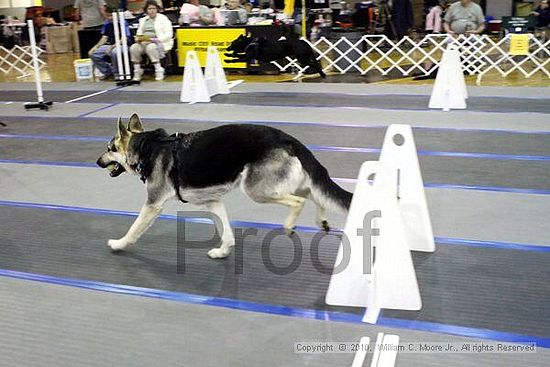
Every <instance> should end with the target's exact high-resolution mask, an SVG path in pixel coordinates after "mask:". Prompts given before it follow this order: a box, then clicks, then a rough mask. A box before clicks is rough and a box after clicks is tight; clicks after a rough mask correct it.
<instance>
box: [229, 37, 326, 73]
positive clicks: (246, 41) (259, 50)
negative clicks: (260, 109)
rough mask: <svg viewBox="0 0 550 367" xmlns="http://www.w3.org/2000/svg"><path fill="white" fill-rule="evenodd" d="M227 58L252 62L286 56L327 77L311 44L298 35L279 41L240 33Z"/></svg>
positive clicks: (230, 61) (274, 59)
mask: <svg viewBox="0 0 550 367" xmlns="http://www.w3.org/2000/svg"><path fill="white" fill-rule="evenodd" d="M227 51H229V52H226V53H225V56H226V57H231V59H225V62H227V63H234V62H251V61H252V60H257V61H263V62H271V61H277V60H282V59H284V58H285V57H287V56H288V57H291V58H296V59H297V60H298V63H299V64H300V65H302V66H308V67H309V68H308V69H307V70H306V72H308V73H309V72H311V73H319V75H320V76H321V78H326V74H325V73H324V72H323V67H322V66H321V63H320V62H319V60H317V58H316V57H315V52H314V51H313V49H312V48H311V46H310V45H309V44H308V43H307V42H305V41H303V40H301V39H298V38H297V37H296V36H288V37H286V38H284V39H279V40H277V41H275V40H270V39H266V38H263V37H260V38H253V37H248V36H244V35H240V36H239V37H238V38H236V39H235V40H233V42H231V45H229V47H228V48H227Z"/></svg>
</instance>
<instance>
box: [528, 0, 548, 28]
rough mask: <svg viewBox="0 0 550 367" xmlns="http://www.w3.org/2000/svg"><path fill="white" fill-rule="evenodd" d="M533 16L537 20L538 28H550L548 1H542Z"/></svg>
mask: <svg viewBox="0 0 550 367" xmlns="http://www.w3.org/2000/svg"><path fill="white" fill-rule="evenodd" d="M531 14H533V15H534V16H535V17H536V18H537V27H539V28H544V27H548V26H549V25H550V8H549V7H548V0H542V1H541V2H540V5H539V6H538V8H536V9H535V11H534V12H532V13H531Z"/></svg>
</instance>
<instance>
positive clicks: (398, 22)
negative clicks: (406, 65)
mask: <svg viewBox="0 0 550 367" xmlns="http://www.w3.org/2000/svg"><path fill="white" fill-rule="evenodd" d="M391 15H392V17H391V21H392V22H393V26H394V28H395V37H396V39H398V40H400V39H401V38H403V37H404V36H405V35H406V34H407V32H408V31H409V29H410V28H411V27H412V26H413V25H414V18H413V10H412V4H411V0H393V4H392V9H391Z"/></svg>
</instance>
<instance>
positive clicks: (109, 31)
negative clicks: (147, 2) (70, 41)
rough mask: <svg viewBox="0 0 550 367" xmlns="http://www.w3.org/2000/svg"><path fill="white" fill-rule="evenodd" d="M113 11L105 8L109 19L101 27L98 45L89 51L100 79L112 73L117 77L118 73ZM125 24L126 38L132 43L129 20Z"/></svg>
mask: <svg viewBox="0 0 550 367" xmlns="http://www.w3.org/2000/svg"><path fill="white" fill-rule="evenodd" d="M113 11H115V10H114V9H112V8H109V7H107V8H106V9H105V16H106V17H107V19H106V20H105V23H103V28H102V29H101V38H100V40H99V41H98V42H97V43H96V45H95V46H94V47H92V48H91V49H90V51H88V55H89V56H90V58H91V59H92V62H93V64H94V68H95V70H96V73H95V75H96V77H97V78H98V79H99V80H103V79H105V78H106V77H108V76H110V75H114V76H115V78H116V77H117V74H118V64H117V56H116V46H115V31H114V26H113V17H112V12H113ZM124 24H125V32H126V39H127V40H128V44H130V43H131V39H132V37H131V35H130V27H129V26H128V23H127V22H124Z"/></svg>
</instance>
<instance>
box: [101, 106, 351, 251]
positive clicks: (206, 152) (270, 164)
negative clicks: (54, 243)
mask: <svg viewBox="0 0 550 367" xmlns="http://www.w3.org/2000/svg"><path fill="white" fill-rule="evenodd" d="M174 147H175V148H176V149H174ZM97 164H98V165H99V166H100V167H102V168H108V169H109V171H110V175H111V176H112V177H116V176H118V175H120V174H121V173H123V172H125V171H128V172H131V173H135V174H137V175H140V176H141V177H142V179H143V180H145V182H146V185H147V200H146V202H145V204H144V205H143V207H142V209H141V211H140V213H139V216H138V218H137V219H136V221H135V222H134V223H133V224H132V226H131V227H130V229H129V230H128V233H126V235H125V236H124V237H122V238H121V239H118V240H109V241H108V244H109V246H110V247H111V248H112V249H113V250H122V249H124V248H125V247H127V246H128V245H131V244H134V243H136V242H137V240H138V239H139V238H140V237H141V235H142V234H143V233H144V232H145V231H146V230H147V228H149V226H150V225H151V224H152V223H153V222H154V220H155V218H156V217H157V216H158V215H159V214H160V213H161V211H162V207H163V205H164V203H165V202H166V200H168V199H171V198H174V197H176V198H180V199H181V200H183V201H186V202H189V203H192V204H196V205H205V206H206V207H207V208H208V209H209V210H210V211H212V212H213V214H215V215H217V216H218V217H219V218H220V219H221V224H222V225H223V228H219V229H218V230H219V231H220V233H222V239H221V240H222V244H221V246H220V247H219V248H214V249H212V250H210V251H209V252H208V255H209V256H210V257H212V258H223V257H226V256H228V255H229V254H230V252H231V247H232V246H233V245H234V242H235V241H234V237H233V232H232V231H231V227H230V224H229V220H228V218H227V214H226V211H225V207H224V206H223V203H222V201H221V200H222V197H223V196H224V195H225V194H226V193H228V192H229V191H231V190H232V189H234V188H235V187H237V186H239V185H240V187H241V188H242V190H243V191H244V192H245V193H246V194H247V195H248V196H249V197H250V198H251V199H252V200H254V201H256V202H259V203H277V204H281V205H284V206H287V207H288V208H289V209H290V213H289V215H288V217H287V218H286V221H285V223H284V228H285V230H286V231H287V233H289V234H290V233H292V230H293V228H294V226H295V223H296V220H297V218H298V216H299V215H300V212H301V211H302V208H303V206H304V203H305V199H306V198H308V199H311V200H312V201H313V202H314V203H315V205H316V206H317V219H316V221H317V224H318V225H319V226H320V227H322V228H323V229H325V230H328V223H327V220H326V217H325V209H326V208H330V207H338V208H340V209H342V210H344V211H347V210H348V208H349V205H350V202H351V197H352V195H351V193H349V192H347V191H345V190H344V189H342V188H341V187H340V186H338V185H337V184H336V183H334V181H332V179H331V178H330V177H329V175H328V172H327V170H326V169H325V168H324V167H323V166H322V165H321V164H320V163H319V161H318V160H317V159H316V158H315V157H314V156H313V154H312V153H311V152H310V151H309V150H308V149H307V148H306V147H305V146H304V145H303V144H302V143H300V142H299V141H298V140H297V139H295V138H293V137H292V136H290V135H288V134H286V133H284V132H282V131H280V130H277V129H274V128H271V127H267V126H259V125H245V124H243V125H224V126H220V127H216V128H213V129H209V130H203V131H199V132H194V133H190V134H181V135H179V137H174V136H169V135H168V134H167V133H166V131H164V130H163V129H157V130H153V131H144V130H143V126H142V124H141V121H140V119H139V117H138V116H137V115H136V114H134V115H133V116H132V117H131V118H130V121H129V123H128V127H126V126H124V125H123V123H122V121H121V120H120V119H119V120H118V131H117V133H116V135H115V137H114V138H113V139H112V140H111V141H110V142H109V145H108V148H107V152H105V153H104V154H102V155H101V157H100V158H99V159H98V161H97ZM176 188H177V190H179V192H176Z"/></svg>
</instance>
